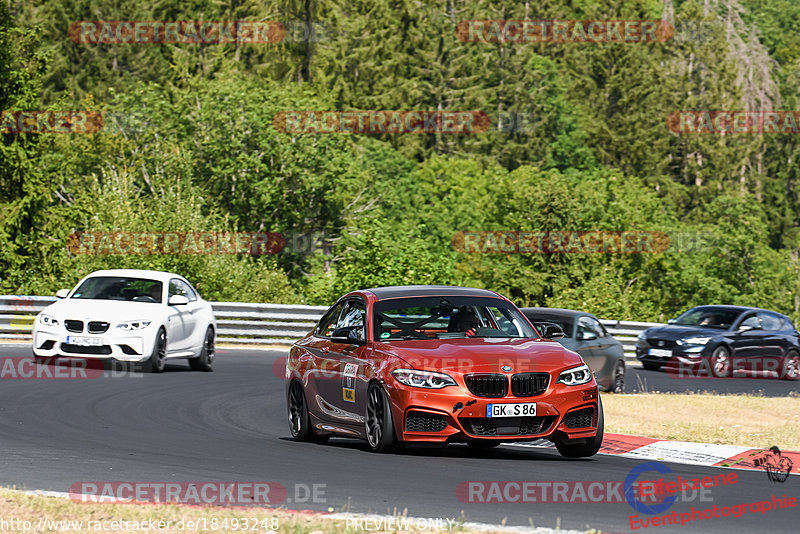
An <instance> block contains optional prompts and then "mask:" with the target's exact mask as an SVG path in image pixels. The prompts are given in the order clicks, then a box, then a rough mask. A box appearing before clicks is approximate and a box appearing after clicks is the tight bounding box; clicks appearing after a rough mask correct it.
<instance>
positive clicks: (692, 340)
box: [681, 336, 711, 345]
mask: <svg viewBox="0 0 800 534" xmlns="http://www.w3.org/2000/svg"><path fill="white" fill-rule="evenodd" d="M681 341H683V342H684V344H686V345H705V344H706V343H708V342H709V341H711V336H698V337H687V338H686V339H682V340H681Z"/></svg>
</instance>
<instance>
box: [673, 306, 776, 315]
mask: <svg viewBox="0 0 800 534" xmlns="http://www.w3.org/2000/svg"><path fill="white" fill-rule="evenodd" d="M697 308H716V309H723V310H732V311H738V312H739V313H744V312H746V311H763V312H770V313H775V314H778V315H782V316H783V317H786V316H785V315H783V314H782V313H780V312H776V311H772V310H766V309H764V308H755V307H753V306H734V305H733V304H730V305H729V304H702V305H700V306H694V307H692V308H689V310H694V309H697ZM689 310H686V311H689ZM683 313H686V312H683Z"/></svg>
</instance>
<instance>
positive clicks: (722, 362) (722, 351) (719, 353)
mask: <svg viewBox="0 0 800 534" xmlns="http://www.w3.org/2000/svg"><path fill="white" fill-rule="evenodd" d="M711 372H712V373H713V374H714V376H715V377H717V378H727V377H729V376H731V355H730V353H729V352H728V349H726V348H725V347H717V348H716V349H714V352H713V353H711Z"/></svg>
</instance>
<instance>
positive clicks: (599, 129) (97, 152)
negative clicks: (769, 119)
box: [0, 0, 800, 320]
mask: <svg viewBox="0 0 800 534" xmlns="http://www.w3.org/2000/svg"><path fill="white" fill-rule="evenodd" d="M661 18H666V19H668V20H669V21H670V22H671V23H673V24H674V26H675V27H676V28H678V30H679V33H678V34H676V36H675V38H673V39H671V40H669V41H666V42H663V43H646V44H619V43H618V44H614V43H572V44H557V43H528V44H515V43H509V42H500V43H473V42H465V41H462V40H459V38H458V35H457V33H456V28H457V25H458V23H459V22H460V21H465V20H471V19H475V20H486V19H516V20H519V19H540V20H541V19H584V20H592V19H614V20H632V19H650V20H657V19H661ZM798 18H800V8H798V7H797V6H795V3H793V2H792V1H790V0H709V1H705V0H685V1H680V0H672V1H668V2H663V1H662V0H633V1H624V2H623V1H620V0H580V1H574V2H568V3H564V2H558V1H555V0H544V1H541V2H534V3H530V2H512V1H510V0H502V1H499V2H497V1H485V0H472V1H467V0H448V1H446V2H411V1H408V0H378V1H369V2H366V1H362V0H358V1H355V2H352V1H350V2H344V1H342V0H332V1H330V2H317V1H314V0H311V1H307V2H296V1H286V0H270V1H266V2H262V1H255V0H237V1H236V2H184V3H178V2H174V1H172V0H159V1H157V2H143V1H141V0H132V1H127V2H119V1H118V0H96V1H92V2H89V1H87V0H68V1H63V0H43V1H42V2H37V3H31V2H23V1H19V0H11V1H10V2H8V1H6V0H0V110H26V109H27V110H31V109H43V108H44V109H86V110H96V111H102V112H104V113H105V117H106V124H105V127H104V129H103V130H102V131H101V132H99V133H96V134H90V135H25V134H11V133H7V134H2V133H0V208H2V210H1V211H0V290H2V292H21V293H50V292H52V291H54V290H55V289H58V288H60V287H62V286H65V285H66V286H68V285H71V284H72V283H74V282H75V281H76V280H77V279H78V278H79V277H81V276H83V275H84V274H86V273H87V272H90V271H92V270H94V269H99V268H104V267H143V268H154V269H165V270H172V271H177V272H180V273H181V274H184V275H185V276H187V277H189V278H190V279H191V280H192V281H193V282H195V283H196V284H197V286H198V288H199V289H200V291H201V292H202V293H203V295H204V296H206V297H208V298H212V299H220V300H239V301H252V300H256V301H271V302H302V301H305V302H309V303H317V304H324V303H328V302H330V301H331V300H332V299H334V298H336V297H337V296H339V295H340V294H341V293H343V292H345V291H349V290H352V289H356V288H363V287H369V286H376V285H387V284H429V283H435V284H463V285H471V286H478V287H485V288H490V289H494V290H497V291H499V292H501V293H503V294H506V295H507V296H509V297H511V298H512V299H514V300H515V301H516V302H518V303H519V304H520V305H550V306H563V307H571V308H579V309H585V310H587V311H591V312H594V313H595V314H598V315H601V316H604V317H613V318H618V319H638V320H648V319H652V320H656V319H658V320H663V319H666V318H668V317H671V316H673V315H675V314H676V313H678V312H679V311H681V310H682V309H685V308H686V307H688V306H691V305H695V304H702V303H710V302H725V303H732V304H754V305H762V306H765V307H769V308H773V309H776V310H778V311H782V312H784V313H790V314H793V316H794V317H795V318H796V319H800V278H799V275H800V230H798V228H800V187H799V186H798V174H797V170H796V167H797V165H796V162H797V160H798V156H800V154H799V153H798V152H799V151H800V145H798V143H797V140H796V139H797V138H796V136H792V135H777V134H771V135H725V136H719V135H692V134H683V135H679V134H676V133H673V132H671V131H669V129H668V128H667V124H666V118H667V116H668V115H669V114H670V113H673V112H675V111H680V110H713V109H729V110H737V109H749V110H770V109H795V110H796V109H798V105H800V90H799V89H798V88H799V87H800V40H798V38H797V36H793V33H792V31H791V29H792V28H793V27H794V26H793V25H792V21H794V20H796V19H798ZM82 20H90V21H91V20H151V21H152V20H165V21H169V20H262V21H265V20H277V21H281V22H283V23H285V24H286V26H287V28H288V29H289V30H290V34H289V35H288V37H287V38H286V39H285V40H284V41H283V42H281V43H280V44H266V43H262V44H249V43H225V44H168V45H167V44H138V45H134V44H124V45H122V44H117V45H113V44H91V43H90V44H86V43H81V44H78V43H74V42H73V41H71V40H70V39H69V36H68V33H67V32H68V28H69V26H70V24H72V23H73V22H77V21H82ZM300 25H313V26H314V28H315V30H316V32H317V34H316V37H315V38H310V37H309V36H308V35H303V33H302V31H300V32H299V33H298V31H297V30H298V28H300ZM682 29H683V30H686V29H689V30H690V31H689V33H688V34H687V33H685V32H684V33H680V32H681V31H683V30H682ZM692 32H694V33H692ZM351 109H362V110H451V111H463V110H474V111H481V112H483V113H486V114H487V115H488V116H489V117H491V119H492V121H493V122H492V127H491V128H490V130H489V131H487V132H483V133H470V134H463V135H443V134H408V135H383V136H377V135H372V136H370V135H348V134H313V135H310V134H305V135H304V134H287V133H284V132H282V131H280V130H279V129H277V128H276V125H275V118H276V117H278V116H279V114H280V113H281V112H283V111H290V110H309V111H319V110H351ZM509 119H510V120H511V121H512V122H511V127H510V128H509V127H508V124H509V122H508V121H509ZM513 121H517V122H513ZM589 230H601V231H607V232H622V231H645V232H660V233H663V234H666V235H668V236H671V237H673V238H675V237H676V236H699V237H697V238H696V239H695V240H694V241H692V243H693V245H692V246H689V247H685V246H683V245H681V244H680V243H679V242H675V241H673V243H674V244H675V246H673V247H671V248H670V249H668V250H666V251H665V252H660V253H654V254H648V253H644V254H623V253H609V254H583V253H577V254H506V253H493V252H487V253H474V252H473V253H465V252H459V251H457V250H455V249H454V248H453V246H452V241H453V237H454V235H456V234H457V233H458V232H463V231H531V232H544V231H567V232H575V231H589ZM81 231H109V232H118V231H129V232H176V231H225V232H231V231H257V232H284V233H286V234H288V235H290V236H291V235H294V234H304V235H308V234H312V233H313V234H315V235H322V236H324V243H323V246H322V249H321V250H318V251H310V250H297V249H295V250H287V251H285V252H283V253H281V254H278V255H275V256H257V257H256V256H250V255H233V254H226V255H86V254H77V255H76V254H73V253H71V252H70V251H69V250H68V249H67V240H68V238H69V236H70V235H71V234H72V233H73V232H81ZM678 241H680V240H678ZM684 244H685V243H684Z"/></svg>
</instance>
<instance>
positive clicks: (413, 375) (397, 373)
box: [392, 369, 456, 389]
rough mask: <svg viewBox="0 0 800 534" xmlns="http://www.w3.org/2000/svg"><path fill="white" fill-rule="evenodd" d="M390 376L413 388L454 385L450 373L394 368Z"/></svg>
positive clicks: (439, 387) (435, 387) (437, 387)
mask: <svg viewBox="0 0 800 534" xmlns="http://www.w3.org/2000/svg"><path fill="white" fill-rule="evenodd" d="M392 376H393V377H394V378H395V380H397V381H398V382H400V383H401V384H404V385H406V386H411V387H415V388H428V389H442V388H444V387H447V386H455V385H456V381H455V380H453V377H451V376H450V375H446V374H444V373H436V372H434V371H418V370H416V369H396V370H394V371H392Z"/></svg>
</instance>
